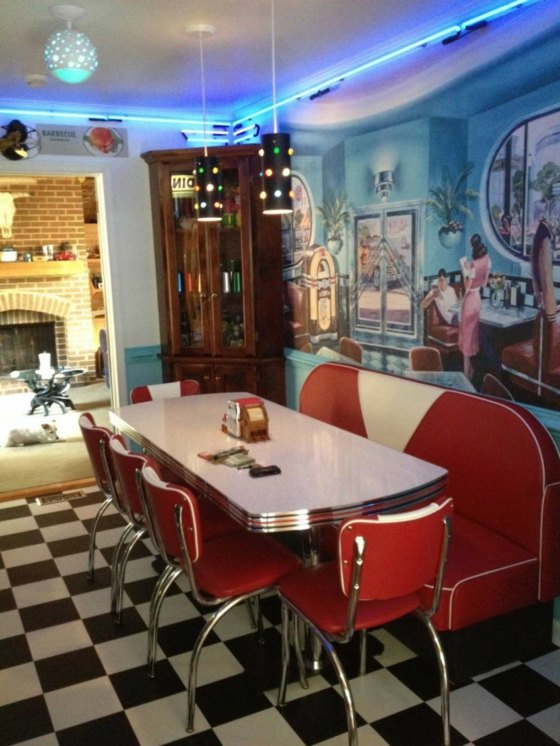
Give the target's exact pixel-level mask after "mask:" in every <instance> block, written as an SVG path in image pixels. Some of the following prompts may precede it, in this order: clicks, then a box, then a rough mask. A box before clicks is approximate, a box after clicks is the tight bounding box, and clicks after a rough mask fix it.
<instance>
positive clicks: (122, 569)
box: [115, 527, 146, 624]
mask: <svg viewBox="0 0 560 746" xmlns="http://www.w3.org/2000/svg"><path fill="white" fill-rule="evenodd" d="M133 530H134V527H133ZM145 533H146V530H145V529H144V528H140V529H136V531H135V533H134V536H133V537H132V540H131V541H130V542H129V543H128V544H127V546H126V548H125V549H124V555H123V557H122V559H121V561H120V563H119V567H118V569H117V572H118V575H117V589H116V597H115V599H116V604H115V621H116V622H117V624H120V622H121V612H122V603H123V593H124V578H125V574H126V566H127V564H128V560H129V558H130V554H131V552H132V550H133V549H134V547H135V546H136V544H137V543H138V541H139V540H140V539H141V538H142V537H143V536H144V535H145Z"/></svg>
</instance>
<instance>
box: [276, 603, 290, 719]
mask: <svg viewBox="0 0 560 746" xmlns="http://www.w3.org/2000/svg"><path fill="white" fill-rule="evenodd" d="M289 665H290V610H289V609H288V607H287V605H286V604H285V603H283V604H282V676H281V678H280V688H279V689H278V698H277V700H276V704H277V706H278V707H284V705H285V704H286V684H287V682H288V666H289Z"/></svg>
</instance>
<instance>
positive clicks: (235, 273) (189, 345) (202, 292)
mask: <svg viewBox="0 0 560 746" xmlns="http://www.w3.org/2000/svg"><path fill="white" fill-rule="evenodd" d="M242 170H243V165H239V164H237V163H235V162H234V164H233V165H231V166H230V165H229V164H228V165H227V167H226V168H223V170H222V183H223V195H224V198H223V204H224V210H223V218H222V220H221V222H219V223H212V222H204V223H199V222H197V220H196V212H195V208H194V205H195V198H194V177H193V176H192V175H190V174H186V173H183V174H180V173H178V172H177V173H173V174H172V175H171V191H172V196H173V208H174V216H173V220H174V239H173V240H174V251H173V257H174V259H175V262H176V272H177V297H178V301H177V314H176V315H177V317H178V318H177V320H176V322H175V323H176V325H177V327H178V328H177V329H176V332H175V334H176V339H177V338H178V340H179V349H180V350H182V351H185V352H188V351H192V352H193V354H212V355H215V354H223V355H226V356H232V357H233V356H239V355H240V354H245V353H246V352H247V347H248V346H250V344H251V343H252V342H251V340H252V336H251V339H250V340H248V339H247V334H246V329H247V325H248V323H251V319H247V309H248V308H249V307H250V303H249V301H248V299H247V293H248V292H249V291H250V279H251V275H250V267H249V259H248V244H249V238H247V237H246V234H247V231H248V230H249V228H250V226H244V225H243V220H242V209H241V203H242V199H244V198H247V195H245V196H244V195H243V194H242V192H243V190H244V189H247V188H248V186H247V184H248V182H247V179H245V178H243V177H242V175H241V171H242ZM244 247H246V248H244ZM169 271H171V270H169ZM249 295H250V292H249Z"/></svg>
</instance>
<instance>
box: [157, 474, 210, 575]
mask: <svg viewBox="0 0 560 746" xmlns="http://www.w3.org/2000/svg"><path fill="white" fill-rule="evenodd" d="M142 484H143V485H144V494H145V496H146V503H147V507H148V510H149V512H150V518H151V522H152V525H153V528H154V531H155V533H156V536H157V539H158V545H159V546H158V549H159V551H160V552H161V554H162V555H163V556H164V558H165V559H166V560H167V561H168V562H176V561H177V559H179V558H180V557H181V556H182V555H181V545H180V542H179V536H178V533H177V527H176V524H175V506H176V505H183V526H184V530H185V537H186V540H187V549H188V551H189V556H190V559H191V562H192V563H193V564H194V563H195V562H196V561H197V559H198V558H199V556H200V553H201V550H202V533H201V530H200V518H199V515H198V503H197V500H196V497H195V496H194V494H193V493H192V492H191V491H190V490H189V489H188V488H187V487H183V486H180V485H176V484H169V483H167V482H164V481H162V479H161V478H160V476H159V474H158V472H157V467H155V465H154V462H153V461H152V460H151V459H150V460H148V461H147V463H146V464H144V466H143V467H142Z"/></svg>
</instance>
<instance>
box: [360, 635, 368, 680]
mask: <svg viewBox="0 0 560 746" xmlns="http://www.w3.org/2000/svg"><path fill="white" fill-rule="evenodd" d="M367 643H368V640H367V629H363V630H361V632H360V676H365V675H366V661H367Z"/></svg>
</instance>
